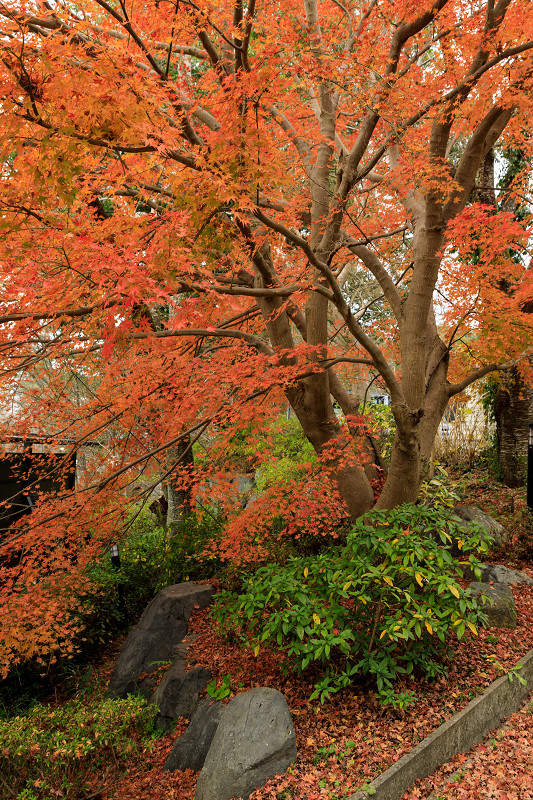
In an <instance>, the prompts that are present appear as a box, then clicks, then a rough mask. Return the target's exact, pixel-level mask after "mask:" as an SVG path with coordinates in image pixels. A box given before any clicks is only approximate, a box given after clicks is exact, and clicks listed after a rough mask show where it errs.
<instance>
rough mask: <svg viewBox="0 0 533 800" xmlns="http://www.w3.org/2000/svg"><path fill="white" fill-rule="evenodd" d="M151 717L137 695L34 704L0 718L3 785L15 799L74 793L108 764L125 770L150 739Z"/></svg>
mask: <svg viewBox="0 0 533 800" xmlns="http://www.w3.org/2000/svg"><path fill="white" fill-rule="evenodd" d="M153 719H154V707H153V706H148V705H147V704H146V701H145V700H143V699H141V698H139V697H128V698H127V699H126V700H101V701H93V702H91V703H84V702H83V701H82V700H81V699H79V698H76V699H73V700H71V701H70V702H69V703H66V704H65V705H62V706H58V707H56V708H54V707H51V706H46V705H36V706H34V707H33V708H32V709H31V710H30V711H29V712H28V713H27V714H26V715H25V716H19V717H14V718H12V719H10V720H7V721H3V722H2V721H0V742H1V743H2V746H1V748H0V775H1V776H2V782H1V783H2V786H3V788H4V789H5V788H6V786H9V787H10V788H11V790H12V795H11V796H12V797H15V798H20V800H22V799H23V798H26V799H27V800H34V798H35V799H37V798H43V800H44V799H46V800H51V798H54V797H77V796H79V794H78V793H79V792H80V791H84V792H86V791H87V790H89V789H90V788H91V785H94V783H95V782H96V783H99V782H100V781H101V779H102V777H103V776H104V774H105V773H106V771H107V770H108V768H110V767H111V768H112V769H113V770H122V769H124V767H125V765H126V763H127V761H128V760H129V759H130V758H131V757H132V756H134V755H135V753H136V752H138V750H139V749H140V747H141V746H142V745H143V744H146V743H148V742H149V741H150V739H151V738H152V737H153ZM1 791H2V790H1V789H0V793H1Z"/></svg>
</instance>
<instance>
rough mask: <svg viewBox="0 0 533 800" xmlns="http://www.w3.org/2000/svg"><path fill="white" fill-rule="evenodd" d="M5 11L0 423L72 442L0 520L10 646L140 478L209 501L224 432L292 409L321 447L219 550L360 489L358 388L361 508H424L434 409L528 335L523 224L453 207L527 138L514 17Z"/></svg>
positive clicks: (0, 41) (34, 643)
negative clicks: (386, 403) (26, 510)
mask: <svg viewBox="0 0 533 800" xmlns="http://www.w3.org/2000/svg"><path fill="white" fill-rule="evenodd" d="M0 17H1V20H2V26H1V31H0V48H1V51H2V60H1V62H0V92H1V97H2V100H1V103H2V115H1V118H0V126H1V129H0V131H1V136H0V151H1V155H0V163H1V170H2V172H1V181H0V362H1V370H2V373H1V377H0V399H1V407H2V413H1V417H0V432H1V436H2V440H3V441H4V442H9V441H13V437H14V436H17V437H20V438H22V439H23V438H24V437H29V438H31V437H34V438H35V437H40V441H42V439H43V437H44V438H45V439H46V443H47V445H48V446H49V447H52V448H53V447H56V449H57V446H58V445H61V446H62V447H63V448H66V449H67V450H69V449H70V450H71V451H74V450H78V452H79V453H81V452H83V453H89V454H90V455H88V456H87V459H86V460H87V464H86V466H85V469H80V470H79V474H78V479H77V483H76V488H75V490H73V491H70V490H69V491H67V490H65V491H64V492H60V493H59V496H57V497H50V496H46V497H45V496H44V495H43V496H42V497H40V496H39V492H37V497H36V509H35V511H34V513H33V514H32V515H31V517H30V516H26V517H24V518H23V520H22V521H21V522H20V523H19V525H18V527H16V528H15V529H12V530H11V531H10V532H9V533H8V534H2V542H1V544H0V562H1V563H2V565H3V569H4V572H5V580H4V582H3V587H2V589H1V590H0V608H1V609H2V610H1V611H0V615H1V616H0V622H1V624H2V627H3V629H4V630H5V631H7V634H8V636H9V640H8V643H7V645H6V650H5V653H4V656H3V659H4V661H3V663H5V664H8V663H10V662H12V661H13V660H16V659H17V658H24V657H28V656H32V655H33V654H34V653H35V652H36V651H37V650H38V648H39V646H40V644H43V643H46V646H47V647H48V646H49V647H51V648H53V646H54V642H55V644H60V645H61V646H63V643H66V642H67V641H68V640H69V639H70V638H71V636H72V633H73V631H72V626H71V623H69V609H70V608H71V606H70V605H69V603H71V602H75V601H74V600H72V601H71V600H69V598H73V597H74V594H75V593H74V592H73V588H75V587H76V586H77V585H79V584H80V582H81V583H83V581H84V580H85V578H84V575H85V571H86V567H87V564H88V563H90V561H91V559H92V558H94V557H95V556H96V555H97V554H98V553H99V552H101V551H102V549H105V548H106V547H108V546H109V544H110V543H111V542H112V541H114V540H115V538H116V537H117V536H119V532H120V528H121V526H122V525H123V522H124V518H125V515H126V509H127V507H128V505H131V501H130V500H128V499H127V498H128V496H130V497H131V494H132V492H133V491H134V490H135V491H137V495H136V497H137V498H139V494H138V491H139V486H141V490H142V496H143V497H145V498H147V497H148V496H149V495H150V492H151V490H152V489H153V488H155V487H156V486H157V485H158V484H159V482H160V481H161V480H162V479H163V480H164V481H166V482H167V483H168V484H172V486H173V488H174V490H175V491H176V492H177V493H178V494H179V492H185V493H187V492H188V493H189V494H190V495H191V497H194V496H196V497H198V496H201V491H202V486H204V487H209V486H210V485H212V482H211V484H210V470H217V471H223V470H224V468H225V461H224V458H225V456H224V452H223V448H221V447H219V445H220V442H221V441H222V442H223V441H225V440H224V438H223V437H224V436H226V435H227V436H228V437H229V438H231V436H230V434H231V433H232V432H236V431H238V430H241V429H243V428H246V427H247V426H248V428H249V426H250V425H251V426H252V427H253V425H254V424H256V423H257V422H258V421H260V420H262V419H265V418H269V419H274V418H275V417H276V416H277V415H278V414H279V412H280V410H281V411H283V410H284V409H285V408H286V404H287V402H288V403H289V404H290V405H291V407H292V409H293V411H294V414H295V415H296V417H297V419H298V421H299V423H300V425H301V427H302V430H303V433H304V435H305V437H306V438H307V439H308V441H309V442H310V443H311V445H312V446H313V448H314V451H315V452H316V454H317V456H318V461H317V465H316V466H315V467H313V472H312V474H311V473H309V474H308V475H307V474H306V473H305V472H304V473H303V475H304V477H303V478H302V479H301V480H300V481H297V482H296V483H295V484H294V485H289V484H287V487H286V489H276V490H274V489H272V490H271V491H270V493H266V494H265V496H264V497H262V498H261V500H260V502H259V503H258V504H257V505H256V507H255V509H254V510H253V511H252V508H253V506H252V507H250V509H247V510H246V511H245V512H244V515H242V514H241V513H240V509H239V507H238V504H236V505H235V504H234V506H233V510H230V511H229V512H228V513H229V514H230V519H231V523H230V525H229V527H228V529H227V531H226V538H225V539H224V538H223V542H222V552H223V553H225V555H226V556H227V557H230V558H237V557H239V558H241V556H243V554H244V557H245V558H248V559H253V558H254V557H255V556H256V555H257V552H258V551H256V550H255V548H258V547H261V546H263V544H264V542H263V541H262V539H261V537H262V536H263V533H261V534H260V533H259V531H260V530H261V531H264V528H265V526H264V525H262V522H264V521H265V520H266V521H267V522H268V517H269V515H270V516H272V517H274V516H275V515H276V513H277V508H278V506H276V503H278V499H276V498H277V497H278V498H279V502H281V496H283V498H282V499H283V501H284V507H285V508H286V509H288V510H292V512H293V513H294V516H295V519H296V522H294V525H292V523H291V522H290V520H289V521H288V522H287V523H286V531H287V535H288V536H291V535H298V533H297V531H300V530H302V526H303V528H304V529H305V530H316V529H317V527H318V529H320V530H321V531H322V530H331V528H332V526H333V523H336V522H337V521H339V520H341V519H345V518H347V517H352V518H353V517H356V516H357V515H359V514H361V513H363V512H364V511H366V510H367V509H369V508H370V507H371V506H372V505H373V503H374V491H373V489H372V485H371V481H372V480H374V485H375V482H376V473H375V471H374V473H372V461H375V460H379V459H377V458H376V454H375V453H374V451H373V447H372V444H371V442H370V439H369V435H368V431H367V430H366V429H365V427H364V426H362V425H359V424H357V425H353V424H351V423H350V422H348V423H347V422H346V420H348V421H350V420H352V419H353V418H354V417H355V418H356V419H357V414H358V412H359V411H360V403H361V400H362V396H363V394H364V389H365V381H367V380H368V379H369V376H372V377H374V376H376V375H377V376H379V380H380V385H381V386H382V387H383V390H384V391H386V392H387V393H388V394H389V395H390V397H391V401H392V411H393V414H394V418H395V422H396V428H397V434H396V439H395V443H394V445H393V451H392V458H391V463H390V465H389V469H388V474H387V478H386V480H385V481H384V486H383V491H382V492H381V494H380V496H379V499H378V500H377V504H378V506H379V507H382V508H390V507H392V506H394V505H395V504H397V503H400V502H405V501H410V500H411V501H412V500H414V499H415V498H416V495H417V492H418V487H419V484H420V481H421V479H422V477H423V474H424V470H425V468H426V467H427V464H428V462H429V459H430V457H431V448H432V444H433V439H434V436H435V432H436V430H437V428H438V425H439V423H440V420H441V419H442V416H443V414H444V412H445V410H446V407H447V404H448V402H449V400H450V398H452V397H453V396H454V395H456V394H459V393H460V392H462V391H463V390H464V389H465V388H466V387H467V386H469V385H470V384H471V383H473V382H474V381H476V380H477V379H479V378H482V377H483V376H484V375H486V374H488V373H489V372H491V371H494V370H497V369H502V368H504V367H505V366H506V365H508V364H510V363H515V362H519V361H520V360H523V359H524V358H525V357H526V356H527V355H528V354H529V352H530V351H531V347H532V333H533V331H532V321H531V315H528V314H527V313H524V311H523V309H524V307H527V303H531V301H532V300H533V289H532V284H533V282H532V281H531V273H530V270H529V257H528V254H527V249H528V246H529V237H530V224H531V221H530V219H529V218H526V219H524V220H522V221H521V222H517V221H516V220H513V219H512V218H511V217H510V216H509V215H506V214H504V213H502V214H498V215H492V216H490V217H489V215H488V213H487V211H486V209H485V208H484V207H483V206H482V205H480V204H479V203H478V204H473V205H468V203H469V199H470V197H471V195H472V191H473V190H474V188H475V185H476V180H477V175H478V172H479V170H480V168H481V166H482V164H483V161H484V159H485V158H486V156H487V154H488V153H489V151H490V150H491V149H493V148H495V147H499V146H500V145H501V144H505V145H507V146H514V147H519V148H520V150H521V152H522V153H524V155H525V162H526V163H527V157H528V156H530V155H531V151H532V140H531V132H530V128H529V125H528V120H529V119H530V117H531V107H532V88H533V72H532V69H531V57H532V52H533V16H532V15H531V13H530V9H529V8H528V4H527V3H526V4H525V3H520V2H519V1H518V0H498V1H497V2H492V0H484V1H483V2H480V3H477V4H469V3H465V2H462V0H433V2H431V1H430V0H428V1H427V2H420V1H419V0H417V2H414V1H413V0H395V1H394V2H392V0H380V1H379V2H376V1H375V0H364V2H362V3H361V2H355V1H353V2H352V0H348V2H343V3H342V4H340V3H337V2H336V1H335V0H288V1H287V2H283V3H280V2H273V0H264V1H263V2H256V0H249V2H248V3H244V2H242V0H232V2H231V3H228V2H225V0H222V1H221V2H217V3H212V2H210V0H194V2H193V1H192V0H177V2H163V1H162V0H154V1H151V0H139V1H138V2H137V3H136V4H134V5H133V6H131V7H130V6H129V5H128V4H126V3H123V2H122V0H80V1H79V2H78V3H77V4H76V5H75V6H70V5H69V4H65V3H61V2H57V3H56V2H50V3H49V2H46V3H44V2H39V0H29V1H28V2H25V1H24V0H10V2H8V3H6V2H5V1H4V2H0ZM528 181H529V174H527V173H526V172H523V173H521V174H520V175H519V176H517V178H516V180H515V183H514V185H513V187H512V189H511V190H512V191H515V192H517V193H523V192H524V191H527V188H528ZM473 247H476V248H477V251H476V252H477V256H476V259H473V258H472V257H471V252H472V249H473ZM517 250H519V252H520V256H519V257H518V258H517V257H516V253H517ZM502 276H505V277H506V280H507V283H506V289H505V291H503V290H502V287H501V281H500V279H501V277H502ZM509 286H510V290H509ZM437 289H438V290H439V291H440V292H441V293H442V294H444V295H446V297H447V304H446V306H445V307H443V308H440V304H439V300H438V295H437V294H436V290H437ZM334 403H335V404H336V405H337V407H339V408H340V409H341V410H342V414H343V416H342V419H339V417H338V415H337V414H336V413H335V411H334ZM224 432H226V433H224ZM217 437H218V438H217ZM20 438H19V440H18V441H20ZM228 440H229V439H228ZM217 441H218V443H219V445H217ZM198 442H201V443H202V446H203V447H204V448H207V456H206V457H205V458H204V459H203V464H202V465H201V466H198V465H196V466H194V465H192V464H191V463H189V462H190V458H189V462H187V453H188V454H189V456H190V452H191V448H193V447H198V446H199V444H198ZM217 447H218V450H217ZM215 451H216V458H215ZM210 453H211V461H210V455H209V454H210ZM262 458H264V456H262ZM252 462H253V459H252ZM257 463H259V460H258V461H256V462H253V463H251V464H250V466H251V467H253V466H254V464H257ZM289 489H290V490H291V491H292V490H294V494H291V492H289ZM291 497H294V498H295V500H294V502H292V503H291ZM278 505H279V504H278ZM287 513H288V511H287ZM250 517H253V519H252V524H250ZM239 520H240V521H239ZM266 527H268V525H267V526H266ZM253 530H256V531H257V532H258V533H257V536H255V537H254V536H249V538H246V536H247V535H248V534H249V532H250V531H253ZM247 531H248V534H247ZM43 608H46V609H48V611H47V614H44V613H43V612H42V609H43ZM54 615H55V623H53V622H52V619H51V617H54ZM69 625H70V627H69Z"/></svg>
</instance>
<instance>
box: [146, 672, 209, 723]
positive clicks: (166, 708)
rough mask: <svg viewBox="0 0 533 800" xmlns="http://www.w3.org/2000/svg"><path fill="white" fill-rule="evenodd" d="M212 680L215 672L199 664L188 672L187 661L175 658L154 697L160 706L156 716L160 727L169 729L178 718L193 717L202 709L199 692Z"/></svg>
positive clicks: (153, 699)
mask: <svg viewBox="0 0 533 800" xmlns="http://www.w3.org/2000/svg"><path fill="white" fill-rule="evenodd" d="M210 680H211V673H210V672H209V671H208V670H207V669H205V668H204V667H195V668H194V669H191V670H190V671H189V672H186V662H185V661H182V660H181V659H178V660H176V661H174V662H173V663H172V664H171V665H170V667H169V668H168V669H167V671H166V672H165V674H164V676H163V679H162V681H161V683H160V684H159V686H158V687H157V689H156V690H155V692H154V693H153V695H152V698H151V700H150V702H151V703H153V704H154V705H156V706H157V707H158V708H159V713H158V715H157V717H156V718H155V725H156V728H159V730H162V731H169V730H171V728H172V727H173V726H174V723H175V722H176V720H177V719H178V717H185V718H186V719H191V718H192V717H193V715H194V712H195V711H196V709H197V708H198V703H199V697H198V695H199V693H200V692H203V690H204V689H205V687H206V686H207V684H208V683H209V681H210Z"/></svg>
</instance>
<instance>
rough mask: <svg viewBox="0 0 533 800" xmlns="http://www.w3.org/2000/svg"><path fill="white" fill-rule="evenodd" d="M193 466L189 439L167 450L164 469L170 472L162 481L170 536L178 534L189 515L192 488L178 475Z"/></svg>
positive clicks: (188, 482)
mask: <svg viewBox="0 0 533 800" xmlns="http://www.w3.org/2000/svg"><path fill="white" fill-rule="evenodd" d="M193 464H194V456H193V452H192V447H191V443H190V439H189V438H187V439H184V440H183V441H182V442H179V443H178V444H177V445H174V446H173V447H171V448H169V449H168V451H167V454H166V469H167V470H171V471H170V474H169V475H167V477H166V478H165V480H164V481H163V492H164V495H165V499H166V501H167V503H168V509H167V519H166V524H167V529H168V531H169V533H170V535H171V536H175V535H176V533H178V532H179V529H180V526H181V523H182V522H183V519H184V518H186V517H187V516H188V515H189V514H190V513H191V508H192V503H191V493H192V487H191V485H190V481H187V482H184V481H182V480H180V475H179V473H180V472H181V470H182V469H183V468H188V467H192V466H193Z"/></svg>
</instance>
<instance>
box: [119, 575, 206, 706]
mask: <svg viewBox="0 0 533 800" xmlns="http://www.w3.org/2000/svg"><path fill="white" fill-rule="evenodd" d="M214 592H215V589H214V587H213V586H209V585H199V584H195V583H178V584H176V585H174V586H167V587H166V588H165V589H162V590H161V591H160V592H158V593H157V594H156V596H155V597H154V599H153V600H152V602H151V603H150V604H149V605H148V606H147V607H146V608H145V610H144V611H143V614H142V616H141V618H140V620H139V622H138V623H137V625H136V626H135V628H133V630H131V631H130V633H129V635H128V638H127V639H126V641H125V642H124V646H123V648H122V650H121V651H120V654H119V656H118V659H117V663H116V664H115V668H114V670H113V672H112V674H111V678H110V681H109V687H108V691H107V696H108V697H111V698H119V697H126V696H127V695H128V694H131V693H132V692H140V693H141V694H144V695H145V696H147V695H148V694H149V688H150V685H151V683H150V679H149V678H147V677H146V674H147V673H148V674H149V673H152V672H153V671H154V670H155V669H157V667H158V665H159V664H161V663H162V662H163V663H164V662H168V661H172V659H173V658H174V655H175V649H176V647H177V646H178V645H179V643H180V642H181V640H182V639H183V637H184V636H185V634H186V633H187V624H188V622H189V617H190V616H191V613H192V610H193V608H194V606H199V607H200V608H206V607H207V606H208V605H209V604H210V602H211V598H212V596H213V594H214ZM143 675H144V677H141V676H143Z"/></svg>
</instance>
